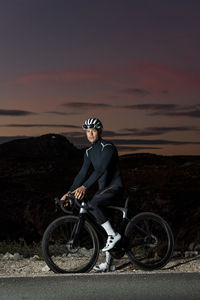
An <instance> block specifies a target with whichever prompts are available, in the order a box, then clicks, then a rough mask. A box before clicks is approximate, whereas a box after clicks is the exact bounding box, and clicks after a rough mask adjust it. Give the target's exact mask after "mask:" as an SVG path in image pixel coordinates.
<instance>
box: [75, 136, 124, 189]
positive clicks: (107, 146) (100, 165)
mask: <svg viewBox="0 0 200 300" xmlns="http://www.w3.org/2000/svg"><path fill="white" fill-rule="evenodd" d="M91 164H92V165H93V168H94V171H93V172H92V174H91V175H90V177H89V178H88V179H87V180H86V177H87V173H88V170H89V168H90V166H91ZM97 180H98V185H99V189H104V188H106V187H110V186H118V187H123V183H122V178H121V174H120V169H119V157H118V153H117V149H116V147H115V146H114V144H112V143H110V142H107V141H105V140H103V139H101V138H100V139H99V140H98V141H97V142H95V143H93V144H92V146H91V147H90V148H88V149H87V150H86V151H85V154H84V162H83V165H82V168H81V170H80V171H79V173H78V175H77V176H76V177H75V179H74V182H73V184H72V186H71V187H70V189H69V190H70V191H74V190H75V189H76V188H78V187H79V186H81V185H84V186H85V187H86V188H87V189H88V188H89V187H91V186H92V185H93V184H94V183H95V182H96V181H97Z"/></svg>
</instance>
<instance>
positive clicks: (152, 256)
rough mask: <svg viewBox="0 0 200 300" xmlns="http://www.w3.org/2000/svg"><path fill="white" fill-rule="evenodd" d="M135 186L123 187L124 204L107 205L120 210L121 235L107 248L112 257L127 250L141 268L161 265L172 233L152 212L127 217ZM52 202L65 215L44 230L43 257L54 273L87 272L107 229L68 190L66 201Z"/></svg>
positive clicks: (166, 258)
mask: <svg viewBox="0 0 200 300" xmlns="http://www.w3.org/2000/svg"><path fill="white" fill-rule="evenodd" d="M136 190H137V188H136V187H129V188H127V189H126V191H127V194H128V195H127V197H126V200H125V205H124V206H123V207H122V206H120V207H119V206H109V207H108V209H111V210H117V211H118V212H120V222H118V223H117V230H118V232H120V234H121V235H122V238H121V240H120V241H119V242H118V243H117V244H116V245H115V247H114V248H113V249H111V250H110V251H109V252H110V254H111V256H112V258H115V259H120V258H122V257H123V256H124V255H125V254H127V256H128V258H129V260H130V261H131V263H133V264H135V265H137V266H138V267H139V268H141V269H143V270H149V271H151V270H155V269H160V268H162V267H164V266H165V265H166V264H167V263H168V261H169V260H170V258H171V255H172V253H173V248H174V238H173V234H172V231H171V229H170V226H169V225H168V223H167V222H166V221H165V220H164V219H163V218H162V217H160V216H159V215H157V214H155V213H152V212H142V213H139V214H137V215H136V216H134V217H132V218H131V219H130V218H128V203H129V200H130V191H136ZM55 202H56V205H57V206H60V207H61V209H62V210H63V211H64V212H65V213H66V214H68V216H62V217H59V218H57V219H56V220H54V221H53V222H52V223H51V224H50V225H49V226H48V227H47V229H46V230H45V232H44V235H43V239H42V252H43V257H44V260H45V262H46V264H47V265H48V266H49V268H50V269H51V270H52V271H53V272H55V273H83V272H89V271H90V270H91V269H92V268H93V267H94V265H95V264H96V262H97V259H98V257H99V252H100V249H102V248H103V247H104V244H105V241H106V239H107V235H106V232H105V231H104V230H103V228H102V227H101V226H100V225H99V224H97V223H96V221H95V219H94V217H93V216H92V214H91V212H90V209H89V208H88V205H87V203H86V202H85V200H82V202H81V203H79V201H78V200H77V199H75V198H74V196H73V195H72V194H70V195H69V196H68V197H67V198H66V200H65V201H61V200H59V199H58V198H55ZM66 205H67V207H66ZM121 214H122V216H121Z"/></svg>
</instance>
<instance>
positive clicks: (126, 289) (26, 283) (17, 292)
mask: <svg viewBox="0 0 200 300" xmlns="http://www.w3.org/2000/svg"><path fill="white" fill-rule="evenodd" d="M0 299H1V300H19V299H20V300H28V299H31V300H32V299H34V300H40V299H42V300H47V299H48V300H51V299H52V300H57V299H59V300H60V299H65V300H66V299H70V300H73V299H76V300H79V299H82V300H85V299H88V300H89V299H104V300H105V299H109V300H110V299H115V300H117V299H120V300H126V299H134V300H137V299H138V300H143V299H148V300H151V299H156V300H159V299H162V300H165V299H167V300H171V299H174V300H175V299H176V300H179V299H180V300H184V299H185V300H193V299H195V300H196V299H198V300H199V299H200V273H148V274H116V273H112V274H83V275H69V274H68V275H52V276H40V277H39V276H35V277H0Z"/></svg>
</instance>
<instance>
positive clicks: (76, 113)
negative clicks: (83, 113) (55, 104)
mask: <svg viewBox="0 0 200 300" xmlns="http://www.w3.org/2000/svg"><path fill="white" fill-rule="evenodd" d="M43 113H44V114H54V115H61V116H62V115H63V116H65V115H66V116H69V115H78V114H79V113H78V112H63V111H45V112H43Z"/></svg>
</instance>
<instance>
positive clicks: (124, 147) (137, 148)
mask: <svg viewBox="0 0 200 300" xmlns="http://www.w3.org/2000/svg"><path fill="white" fill-rule="evenodd" d="M155 149H156V150H158V149H163V148H162V147H129V146H117V150H118V151H124V152H125V151H129V152H134V151H138V150H155Z"/></svg>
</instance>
